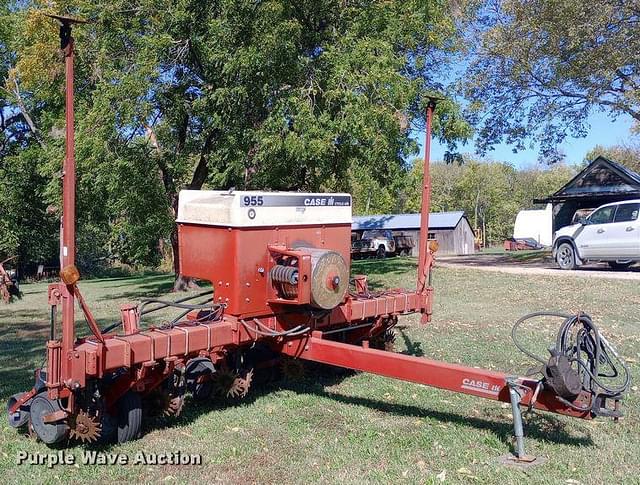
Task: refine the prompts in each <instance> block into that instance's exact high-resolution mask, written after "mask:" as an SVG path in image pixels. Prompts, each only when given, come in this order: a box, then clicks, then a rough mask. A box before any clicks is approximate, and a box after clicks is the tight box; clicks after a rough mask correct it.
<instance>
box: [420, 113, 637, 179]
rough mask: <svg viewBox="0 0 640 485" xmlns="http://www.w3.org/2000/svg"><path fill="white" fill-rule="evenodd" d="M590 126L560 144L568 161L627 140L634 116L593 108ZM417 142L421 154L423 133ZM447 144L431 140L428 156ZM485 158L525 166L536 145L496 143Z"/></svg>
mask: <svg viewBox="0 0 640 485" xmlns="http://www.w3.org/2000/svg"><path fill="white" fill-rule="evenodd" d="M589 124H590V125H591V129H590V130H589V133H588V135H587V136H586V137H585V138H567V139H566V140H565V142H564V143H563V144H562V145H561V149H562V150H563V151H564V153H565V155H566V162H567V164H569V165H572V164H576V163H579V162H582V160H583V159H584V156H585V155H586V153H587V152H588V151H589V150H591V149H592V148H593V147H594V146H596V145H603V146H611V145H616V144H619V143H622V142H625V141H628V140H629V139H630V138H632V137H633V135H632V134H631V132H630V128H631V127H632V125H633V120H632V118H631V117H630V116H620V117H618V119H617V120H616V121H612V120H611V118H610V117H609V116H607V114H606V113H601V112H594V113H592V114H591V116H590V117H589ZM418 140H419V143H420V158H423V157H424V133H420V134H419V136H418ZM445 151H446V146H445V145H442V144H440V143H438V141H437V140H434V141H433V142H432V145H431V160H433V161H435V160H442V158H443V155H444V152H445ZM460 151H461V152H462V153H473V151H474V147H473V145H467V146H464V147H460ZM483 159H484V160H496V161H501V162H509V163H512V164H513V165H515V166H516V167H520V168H525V167H528V166H532V165H536V164H537V163H538V147H534V148H533V149H527V150H524V151H519V152H518V153H513V151H512V147H511V146H509V145H498V146H496V147H495V150H494V151H493V152H490V153H488V154H487V156H486V157H484V158H483Z"/></svg>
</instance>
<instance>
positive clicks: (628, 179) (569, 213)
mask: <svg viewBox="0 0 640 485" xmlns="http://www.w3.org/2000/svg"><path fill="white" fill-rule="evenodd" d="M638 198H640V175H639V174H637V173H636V172H634V171H633V170H629V169H628V168H627V167H624V166H622V165H620V164H619V163H616V162H613V161H611V160H608V159H607V158H604V157H598V158H596V159H595V160H594V161H592V162H591V163H590V164H589V165H587V166H586V167H585V168H584V169H583V170H582V171H581V172H580V173H579V174H577V175H576V176H575V177H573V178H572V179H571V180H570V181H569V182H567V184H566V185H564V186H563V187H562V188H560V189H559V190H558V191H557V192H555V193H554V194H552V195H550V196H549V197H547V198H545V199H538V200H534V203H537V204H543V203H548V202H550V203H552V204H553V230H554V231H556V230H558V229H560V228H561V227H564V226H566V225H569V224H571V222H572V220H573V216H574V214H575V213H576V211H578V210H581V209H595V208H596V207H599V206H601V205H603V204H607V203H609V202H617V201H620V200H628V199H638Z"/></svg>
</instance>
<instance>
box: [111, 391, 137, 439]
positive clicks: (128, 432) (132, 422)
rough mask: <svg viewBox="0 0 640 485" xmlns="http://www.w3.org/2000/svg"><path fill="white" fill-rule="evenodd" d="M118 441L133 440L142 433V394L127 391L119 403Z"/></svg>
mask: <svg viewBox="0 0 640 485" xmlns="http://www.w3.org/2000/svg"><path fill="white" fill-rule="evenodd" d="M116 407H117V410H118V443H125V442H126V441H132V440H134V439H136V438H137V437H138V436H139V435H140V430H141V428H142V399H141V398H140V394H138V393H137V392H134V391H127V393H126V394H125V395H124V396H122V397H121V398H120V399H119V400H118V402H117V404H116Z"/></svg>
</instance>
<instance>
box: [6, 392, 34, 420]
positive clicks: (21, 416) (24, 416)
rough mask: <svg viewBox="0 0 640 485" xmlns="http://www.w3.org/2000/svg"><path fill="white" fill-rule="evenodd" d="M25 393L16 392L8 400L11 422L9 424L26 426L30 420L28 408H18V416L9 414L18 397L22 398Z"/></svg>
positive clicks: (8, 418) (8, 416)
mask: <svg viewBox="0 0 640 485" xmlns="http://www.w3.org/2000/svg"><path fill="white" fill-rule="evenodd" d="M24 394H25V393H24V392H19V393H18V394H14V395H13V396H11V397H10V398H9V401H8V402H7V421H8V422H9V426H11V427H12V428H20V427H21V426H24V425H25V424H27V422H28V421H29V411H27V410H26V409H18V412H17V416H12V415H10V414H9V408H11V407H12V406H13V405H14V404H15V403H16V402H18V399H20V398H21V397H22V396H23V395H24Z"/></svg>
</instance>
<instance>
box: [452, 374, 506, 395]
mask: <svg viewBox="0 0 640 485" xmlns="http://www.w3.org/2000/svg"><path fill="white" fill-rule="evenodd" d="M500 388H501V386H499V385H497V384H489V383H488V382H484V381H481V380H474V379H469V378H468V377H465V378H464V379H462V385H461V386H460V389H466V390H467V391H476V392H482V393H485V394H490V395H492V396H497V395H498V394H500Z"/></svg>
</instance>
